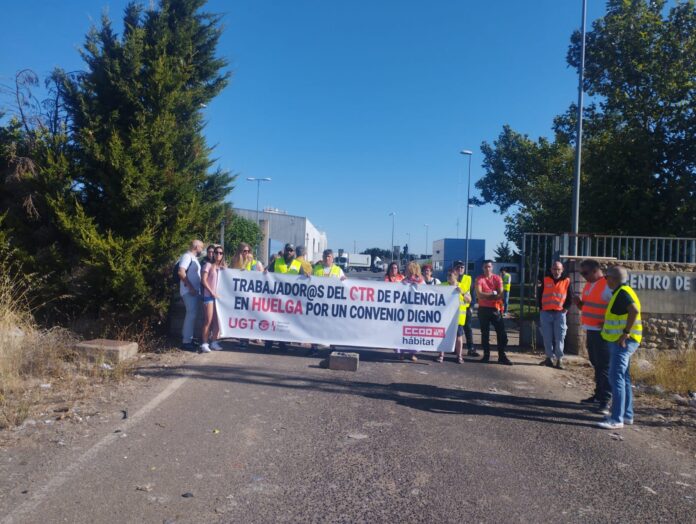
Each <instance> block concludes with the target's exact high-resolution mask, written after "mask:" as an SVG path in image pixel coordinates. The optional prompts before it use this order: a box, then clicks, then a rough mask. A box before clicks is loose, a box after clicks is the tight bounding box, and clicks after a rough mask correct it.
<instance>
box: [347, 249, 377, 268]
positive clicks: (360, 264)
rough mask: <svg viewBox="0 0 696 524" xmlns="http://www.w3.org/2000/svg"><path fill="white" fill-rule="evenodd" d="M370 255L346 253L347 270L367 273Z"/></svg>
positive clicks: (370, 259)
mask: <svg viewBox="0 0 696 524" xmlns="http://www.w3.org/2000/svg"><path fill="white" fill-rule="evenodd" d="M371 261H372V255H363V254H362V253H348V268H349V269H354V270H355V271H369V269H370V266H371Z"/></svg>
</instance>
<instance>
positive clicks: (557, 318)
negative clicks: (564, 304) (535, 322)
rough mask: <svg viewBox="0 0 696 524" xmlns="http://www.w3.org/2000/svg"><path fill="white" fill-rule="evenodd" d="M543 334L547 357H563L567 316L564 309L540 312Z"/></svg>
mask: <svg viewBox="0 0 696 524" xmlns="http://www.w3.org/2000/svg"><path fill="white" fill-rule="evenodd" d="M539 322H540V324H541V334H542V336H543V337H544V351H545V352H546V358H553V357H554V356H555V357H556V358H557V359H559V358H563V345H564V344H565V336H566V331H568V325H567V324H566V316H565V313H564V312H563V311H542V312H541V313H540V314H539Z"/></svg>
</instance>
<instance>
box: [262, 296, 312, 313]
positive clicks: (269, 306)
mask: <svg viewBox="0 0 696 524" xmlns="http://www.w3.org/2000/svg"><path fill="white" fill-rule="evenodd" d="M251 310H252V311H263V312H264V313H290V314H292V315H301V314H302V302H301V301H299V300H290V299H288V300H286V301H285V302H283V300H281V299H280V298H262V297H254V298H252V299H251Z"/></svg>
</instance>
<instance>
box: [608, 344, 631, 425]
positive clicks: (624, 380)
mask: <svg viewBox="0 0 696 524" xmlns="http://www.w3.org/2000/svg"><path fill="white" fill-rule="evenodd" d="M607 345H608V346H609V351H610V352H611V361H610V362H609V383H610V384H611V419H610V420H611V422H623V421H624V420H633V392H632V391H631V376H630V375H629V372H628V367H629V364H630V362H631V355H633V353H635V352H636V349H638V342H636V341H635V340H633V339H631V338H629V339H627V340H626V347H625V348H622V347H621V346H619V344H618V343H617V342H607Z"/></svg>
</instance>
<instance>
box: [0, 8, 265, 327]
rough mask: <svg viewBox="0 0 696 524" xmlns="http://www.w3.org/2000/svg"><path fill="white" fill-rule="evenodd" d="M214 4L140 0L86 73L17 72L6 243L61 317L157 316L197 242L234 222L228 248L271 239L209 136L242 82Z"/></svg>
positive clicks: (5, 179)
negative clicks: (208, 122) (245, 214)
mask: <svg viewBox="0 0 696 524" xmlns="http://www.w3.org/2000/svg"><path fill="white" fill-rule="evenodd" d="M204 4H205V0H160V2H159V5H158V6H157V7H156V8H155V7H150V8H148V9H145V8H144V7H143V6H141V5H139V4H136V3H131V4H129V5H128V7H127V8H126V9H125V12H124V14H123V32H122V34H121V35H118V34H116V32H115V31H114V29H113V27H112V22H111V20H110V19H109V18H108V17H107V16H106V15H104V16H103V17H102V19H101V22H100V24H99V25H98V26H95V27H93V28H92V29H91V30H90V31H89V33H88V34H87V35H86V38H85V43H84V46H83V48H82V49H81V51H80V55H81V58H82V60H83V62H84V69H83V70H81V71H77V72H67V71H64V70H62V69H56V70H54V71H53V72H52V73H51V74H50V75H49V77H48V78H46V79H45V80H43V81H41V80H40V79H39V78H38V76H37V75H36V74H35V73H33V72H32V71H30V70H25V71H21V72H19V73H18V74H17V77H16V82H15V85H14V86H12V93H11V95H12V97H13V98H14V100H15V108H14V114H13V115H5V117H4V118H2V119H1V120H0V121H1V122H2V125H0V170H1V174H2V176H1V178H0V210H2V211H1V213H0V243H1V245H2V251H3V253H2V256H3V257H4V259H5V260H7V259H8V258H10V259H11V260H13V261H18V262H20V263H21V266H22V270H21V271H22V273H23V274H24V275H25V276H31V277H32V278H31V282H32V293H31V294H30V296H35V297H37V298H39V300H38V301H37V303H36V304H35V305H34V307H36V308H38V309H37V312H39V313H40V314H41V315H43V316H44V318H45V319H47V320H49V321H62V320H65V319H67V318H75V317H81V316H89V317H94V318H110V319H114V320H117V321H132V320H134V319H147V320H154V321H156V320H158V319H161V318H162V317H164V316H165V315H166V313H167V309H168V306H169V303H170V299H171V290H172V288H173V287H172V284H171V281H170V280H171V276H170V275H171V267H172V265H173V263H174V262H175V260H176V257H177V256H178V255H180V254H181V252H183V250H184V249H185V248H186V245H187V244H188V242H190V240H191V238H193V237H198V238H202V239H219V228H220V224H221V223H222V222H223V220H224V221H225V222H226V225H227V227H226V236H225V240H226V244H227V246H228V247H229V246H233V245H236V244H237V243H238V242H239V241H242V240H244V241H247V242H249V243H252V244H256V243H257V242H258V240H259V238H260V231H259V229H258V227H257V226H256V224H255V223H254V222H251V221H248V220H245V219H243V218H241V217H238V216H235V215H233V213H232V209H231V206H230V204H229V203H227V202H226V201H225V200H226V198H227V197H228V196H229V194H230V193H231V191H232V190H233V188H234V182H235V176H234V175H232V174H231V173H229V172H226V171H224V170H222V169H220V168H219V167H214V160H213V159H212V158H211V153H212V149H211V147H210V146H208V145H207V144H206V141H205V138H204V136H203V130H204V127H205V122H204V119H203V114H202V109H203V108H204V107H205V106H206V105H207V104H208V103H210V102H211V100H213V98H215V96H216V95H217V94H218V93H220V91H221V90H222V89H223V88H224V87H225V86H226V85H227V83H228V82H229V78H230V73H229V72H227V71H225V68H226V66H227V63H226V61H225V60H224V59H222V58H220V57H218V56H217V55H216V48H217V44H218V40H219V38H220V35H221V31H222V28H221V21H220V17H219V16H217V15H214V14H210V13H206V12H203V11H202V8H203V6H204ZM36 92H42V93H45V96H44V99H42V100H39V99H38V98H37V95H35V93H36Z"/></svg>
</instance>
